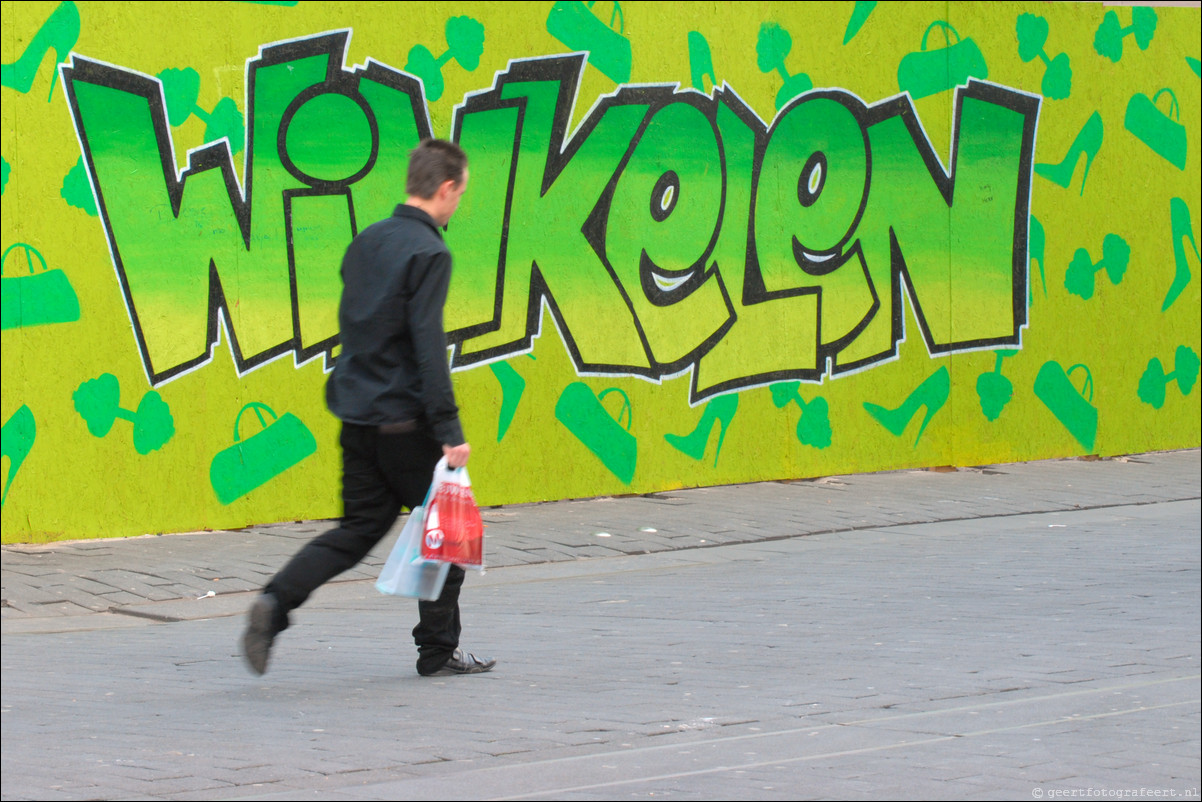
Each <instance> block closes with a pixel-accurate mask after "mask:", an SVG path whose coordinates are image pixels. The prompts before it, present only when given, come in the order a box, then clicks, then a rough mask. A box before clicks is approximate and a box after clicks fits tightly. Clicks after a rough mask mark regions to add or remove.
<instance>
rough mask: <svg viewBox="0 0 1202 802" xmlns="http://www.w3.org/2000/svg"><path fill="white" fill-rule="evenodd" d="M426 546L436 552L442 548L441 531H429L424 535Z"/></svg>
mask: <svg viewBox="0 0 1202 802" xmlns="http://www.w3.org/2000/svg"><path fill="white" fill-rule="evenodd" d="M426 546H427V547H428V548H431V549H434V550H435V551H437V550H438V549H441V548H442V530H441V529H431V530H430V531H429V532H427V533H426Z"/></svg>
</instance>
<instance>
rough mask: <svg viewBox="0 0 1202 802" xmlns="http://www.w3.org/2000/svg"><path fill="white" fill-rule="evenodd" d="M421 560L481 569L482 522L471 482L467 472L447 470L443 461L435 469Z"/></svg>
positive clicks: (427, 508) (464, 469)
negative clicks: (422, 558)
mask: <svg viewBox="0 0 1202 802" xmlns="http://www.w3.org/2000/svg"><path fill="white" fill-rule="evenodd" d="M422 557H424V558H425V559H427V560H439V561H441V562H446V563H454V564H455V565H459V566H462V567H464V568H479V569H483V568H484V522H483V521H482V520H481V519H480V510H479V508H478V507H477V506H476V497H475V496H474V495H473V494H472V483H471V480H470V479H468V475H467V469H466V468H457V469H455V470H451V469H449V468H447V464H446V459H445V458H444V459H442V460H440V461H439V463H438V467H436V468H435V469H434V486H433V487H432V488H431V491H430V499H429V502H428V504H427V506H426V524H425V536H424V537H423V538H422Z"/></svg>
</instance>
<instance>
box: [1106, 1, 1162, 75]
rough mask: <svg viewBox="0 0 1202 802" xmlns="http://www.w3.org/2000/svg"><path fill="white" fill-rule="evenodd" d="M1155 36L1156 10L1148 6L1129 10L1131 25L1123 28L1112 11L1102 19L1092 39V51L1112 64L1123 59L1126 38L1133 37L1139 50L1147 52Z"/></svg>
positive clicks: (1115, 13)
mask: <svg viewBox="0 0 1202 802" xmlns="http://www.w3.org/2000/svg"><path fill="white" fill-rule="evenodd" d="M1155 34H1156V9H1154V8H1151V7H1149V6H1135V7H1134V8H1132V9H1131V25H1130V26H1128V27H1126V28H1124V27H1123V23H1121V22H1119V15H1118V12H1116V11H1115V10H1114V9H1111V10H1110V11H1107V12H1106V16H1104V17H1102V24H1101V25H1099V26H1098V31H1097V33H1095V34H1094V37H1093V49H1094V51H1095V52H1096V53H1097V54H1098V55H1099V56H1104V57H1106V58H1108V59H1110V60H1111V61H1113V62H1114V63H1116V64H1117V63H1118V62H1119V60H1120V59H1122V57H1123V40H1124V39H1126V38H1127V37H1128V36H1133V37H1135V43H1136V44H1137V45H1139V49H1140V50H1147V49H1148V45H1150V44H1152V37H1153V36H1154V35H1155Z"/></svg>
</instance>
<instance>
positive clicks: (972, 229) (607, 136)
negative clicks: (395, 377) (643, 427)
mask: <svg viewBox="0 0 1202 802" xmlns="http://www.w3.org/2000/svg"><path fill="white" fill-rule="evenodd" d="M347 37H348V34H347V33H345V32H343V33H338V34H328V35H321V36H316V37H313V38H311V39H306V40H298V41H294V42H287V43H283V44H279V45H273V46H270V47H264V48H262V50H261V52H260V55H259V57H258V58H255V59H251V60H249V61H248V62H247V86H248V92H247V109H246V123H247V124H246V131H247V134H246V136H247V141H246V144H245V150H246V171H245V191H244V192H243V191H242V190H241V189H240V187H239V184H238V178H237V175H236V173H235V170H234V167H233V162H232V156H231V151H237V149H238V148H237V147H236V146H234V143H226V142H217V143H210V144H208V145H206V146H204V147H202V148H200V149H197V150H194V151H191V152H190V156H189V161H188V167H187V169H186V170H184V171H183V172H182V173H181V174H179V175H178V177H177V175H176V169H177V168H176V165H175V161H174V154H173V146H172V143H171V129H170V126H169V124H168V116H167V110H166V109H165V108H164V103H163V97H164V94H163V91H164V90H163V89H162V88H161V86H160V84H159V83H158V80H157V79H153V78H149V77H146V76H141V75H137V74H134V73H131V72H128V71H125V70H121V69H119V68H115V67H109V66H105V65H101V64H98V63H95V62H91V61H88V60H86V59H82V58H79V57H74V60H73V63H72V65H71V66H70V67H68V68H65V69H64V70H63V75H64V78H65V81H66V86H67V92H68V96H69V101H70V104H71V109H72V112H73V115H74V119H75V124H76V127H77V131H78V133H79V138H80V141H81V143H82V144H83V151H84V154H83V155H84V163H85V164H86V165H87V169H88V170H89V173H90V176H91V179H92V181H91V186H92V187H93V188H94V190H95V194H96V200H97V207H98V209H99V210H100V215H101V218H102V219H103V222H104V225H105V228H106V233H107V235H108V239H109V245H110V249H111V251H112V254H113V260H114V265H115V267H116V270H117V275H118V277H119V280H120V285H121V289H122V291H123V293H124V295H125V301H126V304H127V307H128V310H129V314H130V319H131V322H132V323H133V328H134V331H135V336H136V338H137V342H138V346H139V348H140V350H141V354H142V359H143V362H144V365H145V366H146V371H147V375H148V376H149V377H150V379H151V382H152V384H157V383H160V382H163V381H166V380H168V379H169V378H171V377H172V376H175V375H178V374H179V373H182V372H184V371H186V370H189V369H191V368H193V367H196V366H198V365H200V364H202V363H203V362H205V361H206V360H208V359H209V358H210V356H211V352H212V347H213V345H214V344H215V343H216V342H217V338H218V333H219V325H220V321H221V318H222V316H223V315H224V318H225V321H226V324H227V327H228V330H229V334H230V340H231V342H230V346H231V349H232V351H233V353H234V357H235V360H236V363H237V365H238V368H239V370H240V371H245V370H250V369H253V368H254V367H257V366H258V365H261V364H263V363H265V362H267V361H269V360H270V359H273V358H275V357H278V356H281V355H284V354H286V353H288V352H289V351H291V352H292V353H293V354H294V358H295V359H296V360H297V362H298V364H299V363H300V362H302V361H304V360H307V359H310V358H312V357H315V356H318V355H321V354H323V353H324V354H326V355H327V358H332V354H334V353H335V350H336V348H337V344H338V328H337V326H338V322H337V307H338V298H339V295H340V291H341V281H340V278H339V275H338V266H339V264H340V262H341V256H342V253H343V251H344V250H345V247H346V244H347V243H348V242H349V240H350V239H351V237H353V236H354V234H355V233H356V231H357V230H358V229H360V228H362V227H365V226H367V225H369V224H371V223H373V222H375V221H376V220H379V219H382V218H384V217H386V216H388V215H389V214H391V213H392V211H393V208H394V207H395V205H396V204H397V203H399V202H401V201H403V199H404V194H403V187H404V184H405V178H406V172H407V156H408V153H409V151H410V150H411V149H412V147H413V146H414V145H415V144H416V143H417V142H418V141H420V140H421V139H422V138H424V137H428V136H430V131H431V127H430V121H429V117H428V112H427V110H426V107H425V103H424V98H423V97H422V94H421V93H422V88H421V84H420V83H419V82H418V81H417V80H416V79H414V78H413V77H412V76H410V75H406V74H405V73H402V72H398V71H395V70H392V69H390V68H388V67H385V66H384V65H381V64H379V63H376V62H373V61H369V63H368V65H367V66H366V67H363V68H357V69H355V70H353V71H352V70H347V69H345V68H344V67H343V66H342V65H343V64H344V63H345V52H346V45H347ZM448 41H449V40H448ZM584 65H585V59H584V57H583V56H582V55H580V54H576V55H570V56H555V57H548V58H541V59H529V60H524V61H515V62H512V63H511V64H510V67H509V69H508V70H506V71H505V72H503V73H499V74H498V75H497V77H496V80H495V82H494V84H493V86H492V88H491V89H489V90H487V91H484V92H479V93H473V94H471V95H469V96H468V97H466V98H465V100H464V102H463V104H462V105H461V106H459V107H458V108H457V109H456V112H455V116H454V119H453V123H452V131H453V136H454V138H455V139H457V140H458V141H459V142H460V143H461V144H462V145H463V146H464V148H465V149H466V150H467V152H468V154H469V160H470V161H469V163H470V169H471V174H472V181H471V185H470V188H469V192H468V194H467V195H466V196H465V198H464V202H463V205H462V207H461V209H460V211H459V214H458V215H457V216H456V218H455V220H454V223H453V224H452V225H451V226H449V227H448V229H447V238H448V241H449V242H450V244H451V247H452V249H453V251H454V253H455V256H456V270H455V273H454V275H453V278H452V283H451V289H450V295H449V298H448V305H447V315H446V319H447V322H448V328H449V330H450V331H449V334H448V341H449V342H450V343H451V345H452V346H453V354H452V366H453V367H455V368H458V369H463V368H470V367H474V366H477V365H482V364H488V363H494V364H495V363H496V361H497V360H500V359H503V358H506V357H509V356H512V355H514V354H518V353H522V352H525V351H529V350H530V348H531V346H532V342H533V338H534V337H535V336H537V335H538V334H539V333H540V326H541V324H542V315H543V311H544V309H545V310H546V311H548V312H549V313H550V315H551V317H552V320H553V321H554V323H555V325H556V326H557V328H558V331H559V334H560V337H561V338H562V340H563V342H564V345H565V347H566V349H567V350H568V352H569V354H570V356H571V358H572V360H573V364H574V366H575V368H576V371H577V372H578V373H582V374H586V373H587V374H605V375H612V376H642V377H645V378H649V379H652V380H660V379H663V378H666V377H669V376H672V375H677V374H680V373H682V372H691V373H692V392H691V400H692V401H693V403H700V402H701V401H703V400H705V399H707V398H711V397H714V396H719V395H721V394H723V393H727V392H729V391H731V390H737V389H740V388H744V387H751V386H758V385H768V384H772V385H774V386H775V385H779V386H782V387H784V386H786V385H788V386H792V385H791V384H788V383H790V382H797V381H810V382H814V381H821V380H822V378H823V377H824V376H825V375H826V374H827V373H828V372H831V373H834V374H838V373H841V372H845V371H850V370H853V369H859V368H863V367H866V366H868V365H871V364H873V363H875V362H878V361H882V360H886V359H890V358H892V357H893V356H894V355H895V354H896V352H897V346H898V343H899V342H900V340H901V339H902V338H903V336H904V322H905V315H904V308H903V302H902V291H903V288H905V290H906V291H907V294H908V297H909V302H910V306H911V308H912V310H913V313H914V316H915V318H916V320H917V322H918V324H919V327H920V329H921V333H922V336H923V338H924V340H925V344H926V346H927V348H928V350H929V351H930V352H931V353H932V354H938V353H948V352H952V351H956V350H964V349H979V348H998V347H1006V346H1010V347H1013V346H1016V345H1018V344H1019V333H1020V331H1021V329H1022V327H1023V326H1025V325H1026V299H1027V271H1028V264H1027V236H1028V225H1029V200H1030V185H1031V173H1032V164H1033V162H1032V153H1033V149H1034V132H1035V122H1036V118H1037V111H1038V104H1039V100H1038V98H1036V97H1033V96H1029V95H1026V94H1022V93H1019V92H1016V91H1013V90H1009V89H1006V88H1004V87H1000V86H997V85H993V84H988V83H984V82H980V81H970V82H969V83H968V85H967V86H966V87H959V88H957V90H956V105H955V119H954V130H953V141H954V146H953V151H952V153H951V160H950V164H951V169H950V170H944V168H943V167H942V165H941V163H940V160H939V158H938V157H937V156H936V155H935V153H934V150H933V148H932V147H931V145H930V142H929V141H928V140H927V137H926V136H925V134H924V133H923V131H922V128H921V125H920V123H919V122H918V118H917V115H916V113H915V111H914V108H913V106H912V104H911V102H910V100H909V99H908V98H906V97H900V98H894V99H891V100H888V101H885V102H883V103H880V104H877V105H875V106H867V105H865V104H864V103H863V102H861V101H860V100H859V99H858V98H856V97H854V96H852V95H851V94H849V93H847V92H844V91H841V90H829V89H828V90H818V91H807V92H805V93H802V94H800V95H796V96H795V97H792V98H791V99H790V100H789V101H788V102H787V103H784V104H783V106H782V110H781V112H780V114H779V115H778V116H777V117H776V120H775V122H774V123H773V124H772V125H771V126H768V125H767V124H766V123H764V122H763V121H762V120H761V119H760V118H759V117H758V116H757V115H756V114H755V113H754V112H752V111H751V110H750V109H749V108H748V106H747V105H746V104H744V103H743V101H742V100H740V99H739V97H738V96H737V95H736V94H735V93H734V91H733V90H731V89H730V88H729V87H725V86H724V87H722V88H720V89H715V90H713V91H712V93H711V94H709V95H706V94H704V93H702V92H699V91H695V90H687V89H686V90H681V89H680V88H679V87H668V86H639V87H620V88H619V89H618V91H617V92H615V93H614V94H612V95H607V96H605V97H603V98H601V99H600V100H599V101H598V102H597V103H596V105H595V106H594V108H593V109H592V110H591V111H590V112H589V114H588V115H586V117H585V118H584V120H583V121H581V122H580V123H579V124H578V126H577V127H576V129H575V130H574V131H571V132H569V123H570V122H571V110H572V108H573V107H574V105H575V103H576V94H577V92H578V91H579V86H580V80H581V75H582V72H583V69H584ZM794 94H796V93H794Z"/></svg>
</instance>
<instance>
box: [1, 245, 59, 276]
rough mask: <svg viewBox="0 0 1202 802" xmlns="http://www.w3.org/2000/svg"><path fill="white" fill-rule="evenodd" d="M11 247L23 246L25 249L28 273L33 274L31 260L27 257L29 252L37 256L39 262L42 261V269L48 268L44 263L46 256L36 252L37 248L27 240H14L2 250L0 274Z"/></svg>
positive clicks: (2, 271)
mask: <svg viewBox="0 0 1202 802" xmlns="http://www.w3.org/2000/svg"><path fill="white" fill-rule="evenodd" d="M13 248H24V249H25V261H27V262H28V263H29V273H30V275H33V272H34V270H33V260H32V259H30V258H29V254H31V253H32V254H33V255H34V256H36V257H37V258H38V261H39V262H41V263H42V270H49V269H50V268H49V267H48V266H47V265H46V258H45V257H44V256H42V254H41V253H39V252H38V249H37V248H35V247H33V246H32V245H30V244H29V243H27V242H14V243H13V244H12V245H9V246H8V247H7V248H6V249H5V250H4V256H2V257H0V276H2V275H4V263H5V262H6V261H7V260H8V254H9V253H10V252H11V251H12V249H13Z"/></svg>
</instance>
